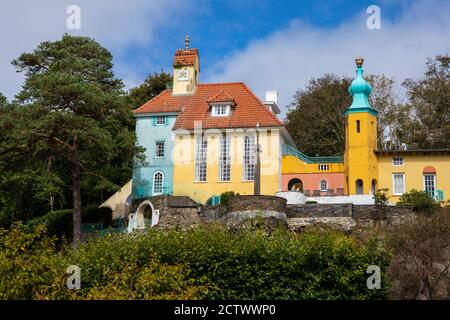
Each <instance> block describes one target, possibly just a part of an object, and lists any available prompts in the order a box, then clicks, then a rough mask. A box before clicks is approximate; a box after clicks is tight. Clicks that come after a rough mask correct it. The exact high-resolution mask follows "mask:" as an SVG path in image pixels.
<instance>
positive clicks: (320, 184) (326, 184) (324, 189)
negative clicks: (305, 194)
mask: <svg viewBox="0 0 450 320" xmlns="http://www.w3.org/2000/svg"><path fill="white" fill-rule="evenodd" d="M322 182H324V183H325V188H322ZM319 189H320V191H327V190H328V181H327V180H325V179H322V180H320V182H319Z"/></svg>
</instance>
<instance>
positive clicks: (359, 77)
mask: <svg viewBox="0 0 450 320" xmlns="http://www.w3.org/2000/svg"><path fill="white" fill-rule="evenodd" d="M355 62H356V78H355V79H354V80H353V81H352V84H351V85H350V87H349V88H348V92H349V93H350V95H351V96H352V98H353V102H352V104H351V106H350V107H348V108H347V110H346V111H345V115H347V114H348V113H352V112H369V113H371V114H373V115H374V116H376V115H377V114H378V111H376V110H375V109H373V108H372V107H371V105H370V104H369V94H370V93H371V92H372V86H371V85H370V83H368V82H367V81H366V80H365V79H364V78H363V72H364V70H363V68H362V66H363V63H364V59H363V58H361V57H358V58H356V59H355Z"/></svg>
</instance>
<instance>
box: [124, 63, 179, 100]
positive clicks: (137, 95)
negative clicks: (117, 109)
mask: <svg viewBox="0 0 450 320" xmlns="http://www.w3.org/2000/svg"><path fill="white" fill-rule="evenodd" d="M168 82H170V83H171V82H172V76H171V75H170V74H169V73H166V72H165V71H164V70H161V72H160V73H156V72H154V73H153V74H149V75H148V76H147V78H146V79H145V80H144V83H143V84H141V85H140V86H138V87H136V88H133V89H131V90H130V92H129V94H128V100H129V102H128V103H129V104H130V106H131V109H136V108H139V107H140V106H141V105H143V104H144V103H146V102H147V101H149V100H151V99H153V98H154V97H156V96H157V95H158V94H160V93H161V92H162V91H164V90H165V89H166V84H167V83H168Z"/></svg>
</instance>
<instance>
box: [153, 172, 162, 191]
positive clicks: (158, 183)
mask: <svg viewBox="0 0 450 320" xmlns="http://www.w3.org/2000/svg"><path fill="white" fill-rule="evenodd" d="M163 184H164V174H163V173H162V172H161V171H156V172H155V173H154V174H153V195H154V196H156V195H159V194H162V193H163Z"/></svg>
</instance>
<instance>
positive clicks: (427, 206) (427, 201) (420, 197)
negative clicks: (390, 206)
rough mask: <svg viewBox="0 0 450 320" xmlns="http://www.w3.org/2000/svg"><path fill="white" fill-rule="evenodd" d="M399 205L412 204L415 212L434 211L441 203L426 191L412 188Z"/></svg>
mask: <svg viewBox="0 0 450 320" xmlns="http://www.w3.org/2000/svg"><path fill="white" fill-rule="evenodd" d="M397 205H398V206H410V207H411V208H412V209H413V210H414V211H415V212H424V213H433V212H434V211H435V210H436V208H437V207H438V206H439V204H438V203H437V202H436V201H435V200H434V199H433V198H432V197H430V196H429V195H428V193H426V192H425V191H418V190H416V189H412V190H411V191H409V192H406V193H404V194H403V195H402V196H401V197H400V199H399V201H398V202H397Z"/></svg>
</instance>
